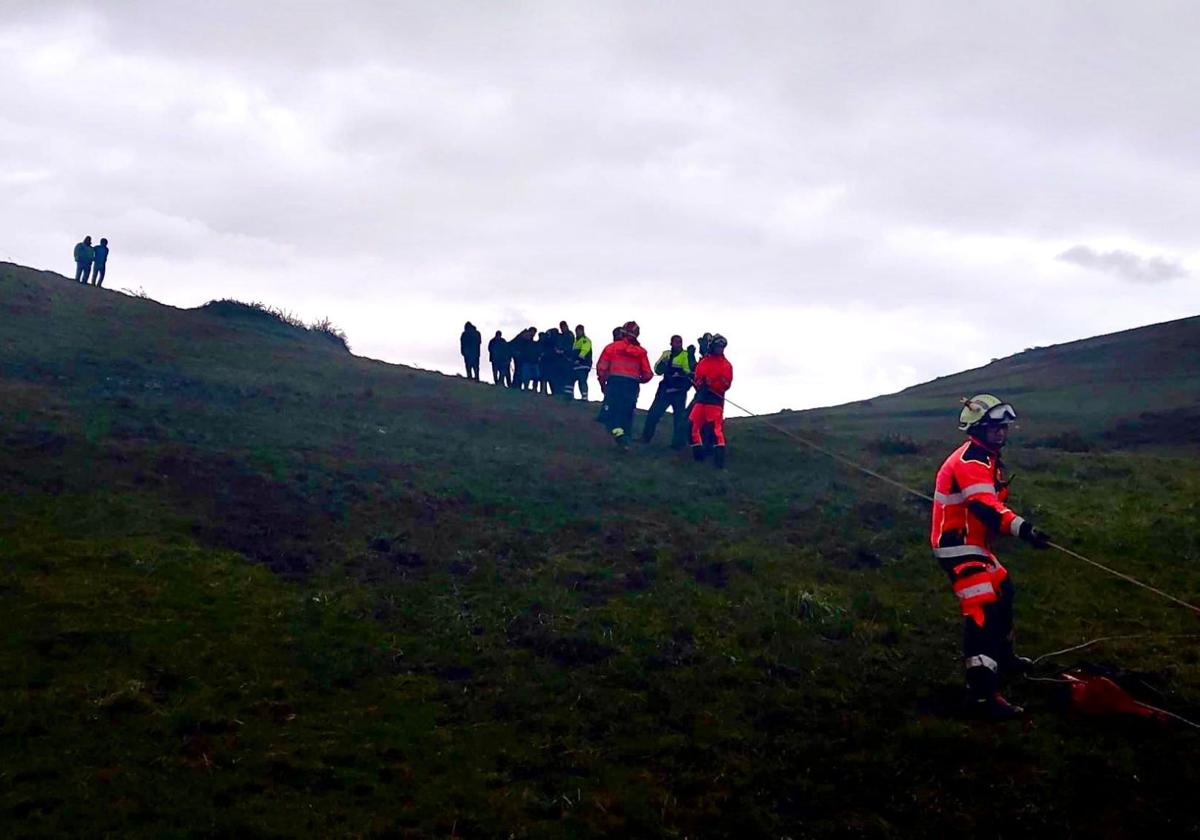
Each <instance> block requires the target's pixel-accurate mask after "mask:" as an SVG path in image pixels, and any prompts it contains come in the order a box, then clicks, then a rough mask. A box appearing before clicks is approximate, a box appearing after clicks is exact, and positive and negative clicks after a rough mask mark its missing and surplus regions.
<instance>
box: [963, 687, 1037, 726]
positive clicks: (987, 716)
mask: <svg viewBox="0 0 1200 840" xmlns="http://www.w3.org/2000/svg"><path fill="white" fill-rule="evenodd" d="M970 707H971V712H972V714H973V715H974V716H975V717H977V718H981V719H982V720H995V721H1003V720H1012V719H1013V718H1018V717H1020V716H1021V715H1023V714H1025V710H1024V709H1023V708H1021V707H1020V706H1017V705H1014V704H1012V703H1009V702H1008V700H1006V699H1005V698H1004V695H1003V694H1001V693H1000V692H999V691H997V692H994V693H992V694H990V695H988V696H987V697H976V698H974V699H973V700H971V701H970Z"/></svg>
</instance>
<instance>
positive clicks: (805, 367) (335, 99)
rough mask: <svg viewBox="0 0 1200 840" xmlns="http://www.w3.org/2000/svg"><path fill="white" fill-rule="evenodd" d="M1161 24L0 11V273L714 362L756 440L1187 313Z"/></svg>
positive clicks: (398, 340) (561, 13)
mask: <svg viewBox="0 0 1200 840" xmlns="http://www.w3.org/2000/svg"><path fill="white" fill-rule="evenodd" d="M1198 29H1200V6H1198V5H1196V4H1195V3H1190V2H1179V3H1166V2H1163V3H1158V2H1150V3H1136V4H1135V3H1130V2H1109V3H1105V2H1078V3H1073V2H1072V3H1067V2H1062V3H1054V2H1045V0H1039V2H1032V3H1013V2H1005V3H999V2H996V3H962V2H944V3H921V2H905V3H895V2H878V3H869V2H864V3H855V2H841V0H838V1H837V2H834V0H830V1H829V2H780V3H771V2H755V3H746V2H727V3H726V2H686V3H685V2H680V3H671V2H652V3H648V2H628V3H618V2H588V3H571V2H563V1H562V0H553V2H545V3H493V2H483V0H480V2H474V3H454V2H437V3H415V2H414V3H406V2H396V0H378V2H368V1H367V0H362V1H361V2H353V0H348V2H338V3H335V2H332V0H327V2H308V1H307V0H295V2H265V1H264V0H255V2H245V0H210V2H206V3H203V4H201V3H196V2H193V1H192V0H140V1H139V2H134V1H133V0H130V2H121V1H120V0H112V2H104V1H103V0H93V2H89V3H76V2H56V1H55V0H0V196H2V199H0V259H5V260H11V261H14V262H19V263H23V264H26V265H33V266H37V267H40V268H52V269H56V270H59V271H61V272H62V273H64V274H70V273H72V271H73V266H72V262H71V249H72V246H73V245H74V244H75V242H77V241H78V240H79V239H80V238H82V236H83V235H84V234H90V235H92V236H93V237H94V238H96V239H98V238H99V237H100V236H106V237H108V238H109V239H110V241H111V243H112V256H111V258H110V263H109V279H108V285H109V286H112V287H114V288H117V289H142V290H145V292H146V293H148V294H149V295H150V296H152V297H154V298H156V299H158V300H161V301H163V302H166V303H171V304H175V305H179V306H195V305H198V304H201V303H203V302H205V301H207V300H209V299H212V298H220V297H236V298H239V299H244V300H245V299H250V300H261V301H265V302H268V303H271V304H274V305H277V306H280V307H282V308H285V309H288V310H290V311H292V312H294V313H296V314H298V315H300V316H302V317H305V318H307V319H315V318H317V317H321V316H329V317H331V318H332V319H333V320H334V321H335V322H336V323H337V324H339V325H340V326H342V327H343V328H344V329H345V330H346V331H347V333H349V336H350V340H351V344H352V345H353V347H354V350H355V351H356V352H358V353H360V354H363V355H368V356H373V357H376V358H380V359H385V360H388V361H396V362H404V363H409V364H415V365H418V366H421V367H427V368H436V369H441V370H445V371H448V372H453V371H456V370H458V367H459V358H458V353H457V337H458V333H459V331H460V330H461V327H462V324H463V322H464V321H465V320H467V319H470V320H472V321H473V322H475V323H476V324H478V325H479V326H480V327H481V328H482V329H483V330H484V333H485V336H487V335H490V334H491V332H492V331H494V330H495V329H502V330H504V332H505V334H506V335H508V334H509V333H510V332H511V331H512V330H514V329H516V328H520V327H524V326H527V325H531V324H536V325H538V326H539V327H542V328H544V327H548V326H551V325H553V324H557V323H558V321H560V320H562V319H567V320H568V321H570V322H571V324H572V326H574V324H575V323H577V322H580V321H582V322H583V323H584V324H586V325H587V326H588V328H589V333H590V334H591V335H592V337H593V338H594V339H596V340H597V341H598V342H599V341H600V340H601V339H602V338H603V337H604V336H605V335H606V334H607V333H608V332H609V331H610V329H611V328H612V326H614V325H615V324H618V323H621V322H623V321H625V320H627V319H630V318H634V319H637V320H638V321H639V323H640V324H641V325H642V334H643V338H644V339H645V343H647V344H648V345H649V348H650V349H651V350H652V351H657V350H658V349H660V345H662V346H665V343H666V340H667V338H668V337H669V335H670V334H671V333H673V332H680V333H682V334H684V335H685V336H686V337H687V338H689V339H691V338H692V337H694V336H696V335H699V334H700V333H701V332H703V331H705V330H718V331H721V332H723V333H725V334H726V335H727V336H728V337H729V341H730V345H729V356H730V359H731V360H732V361H733V363H734V365H735V370H736V377H737V382H736V384H735V386H734V387H735V390H734V391H733V392H732V393H731V396H732V397H734V398H735V399H737V400H738V401H739V402H742V403H743V404H744V405H746V406H748V407H750V408H752V409H754V410H756V411H769V410H775V409H779V408H782V407H793V408H802V407H808V406H814V405H824V404H831V403H837V402H844V401H847V400H851V399H857V398H863V397H868V396H873V395H875V394H877V393H881V392H887V391H893V390H896V389H899V388H901V387H904V386H906V385H910V384H913V383H915V382H919V381H924V380H927V379H930V378H932V377H934V376H938V375H941V374H945V373H950V372H953V371H957V370H961V369H963V368H967V367H973V366H976V365H979V364H982V363H985V362H987V361H988V360H989V359H990V358H992V357H996V356H1003V355H1007V354H1009V353H1013V352H1016V351H1019V350H1021V349H1023V348H1025V347H1028V346H1032V345H1043V344H1049V343H1054V342H1058V341H1064V340H1070V339H1075V338H1082V337H1086V336H1090V335H1095V334H1098V333H1102V332H1111V331H1113V330H1118V329H1123V328H1127V327H1132V326H1138V325H1142V324H1147V323H1153V322H1157V321H1163V320H1169V319H1172V318H1177V317H1183V316H1188V315H1194V314H1197V313H1200V283H1198V282H1197V273H1198V272H1200V223H1198V221H1197V220H1198V219H1200V142H1198V141H1200V109H1197V108H1196V107H1195V96H1196V94H1195V85H1196V76H1197V69H1200V58H1198V57H1197V54H1196V49H1195V32H1196V31H1198Z"/></svg>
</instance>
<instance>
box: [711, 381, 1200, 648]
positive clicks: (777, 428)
mask: <svg viewBox="0 0 1200 840" xmlns="http://www.w3.org/2000/svg"><path fill="white" fill-rule="evenodd" d="M725 402H727V403H729V404H730V405H731V406H733V407H734V408H736V409H738V410H739V411H741V412H744V413H745V414H747V415H749V416H750V417H753V418H755V419H757V420H761V421H762V423H763V424H764V425H766V426H769V427H771V428H772V429H774V430H775V431H777V432H780V433H781V434H784V435H786V436H787V437H790V438H791V439H792V440H795V441H797V442H798V443H802V444H804V445H805V446H807V447H808V448H809V449H813V450H815V451H817V452H820V453H821V454H823V455H827V456H829V457H830V458H833V459H834V460H835V461H838V462H840V463H842V464H845V465H846V466H848V467H850V468H851V469H854V470H857V471H858V472H860V473H863V474H864V475H869V476H871V477H872V478H877V479H879V480H880V481H882V482H884V483H886V484H890V485H891V486H892V487H895V488H897V489H899V490H903V491H904V492H905V493H908V494H909V495H911V496H916V497H917V498H918V499H924V500H925V501H927V502H932V501H933V498H932V497H931V496H928V495H926V494H925V493H922V492H921V491H920V490H914V489H913V488H912V487H909V486H908V485H906V484H902V483H901V482H899V481H896V480H895V479H894V478H889V477H888V476H886V475H882V474H881V473H878V472H876V471H875V470H873V469H870V468H869V467H864V466H863V465H862V464H860V463H858V462H856V461H852V460H851V459H849V458H847V457H846V456H845V455H842V454H840V453H838V452H834V451H833V450H831V449H826V448H825V447H823V446H820V445H818V444H816V443H813V442H812V441H811V440H808V439H806V438H803V437H801V436H800V435H798V434H795V433H794V432H792V431H791V430H790V429H788V428H785V427H784V426H780V425H779V424H777V423H773V422H771V421H770V420H768V419H767V418H766V417H763V416H761V415H758V414H755V413H754V412H753V411H751V410H750V409H748V408H745V407H744V406H740V405H738V404H737V403H735V402H734V401H733V400H731V399H729V398H728V397H726V398H725ZM1048 545H1049V546H1050V547H1051V548H1054V549H1057V550H1059V551H1061V552H1062V553H1063V554H1066V555H1068V556H1070V557H1074V558H1075V559H1076V560H1082V561H1083V562H1084V563H1087V564H1089V565H1091V566H1095V567H1096V568H1097V569H1100V570H1102V571H1105V572H1108V574H1110V575H1113V576H1114V577H1118V578H1120V579H1121V580H1124V581H1128V582H1129V583H1132V584H1134V585H1135V586H1140V587H1141V588H1142V589H1147V590H1149V591H1151V592H1153V593H1154V594H1156V595H1161V596H1162V597H1163V598H1166V599H1167V600H1168V601H1171V602H1173V603H1175V604H1178V605H1179V606H1181V607H1186V608H1187V609H1189V610H1191V611H1192V612H1194V613H1196V614H1197V615H1200V607H1197V606H1196V605H1194V604H1189V603H1188V602H1187V601H1184V600H1181V599H1179V598H1176V597H1175V596H1174V595H1170V594H1168V593H1166V592H1163V591H1162V590H1161V589H1159V588H1157V587H1154V586H1151V585H1150V584H1148V583H1143V582H1142V581H1140V580H1138V579H1137V578H1135V577H1131V576H1130V575H1127V574H1125V573H1124V572H1118V571H1117V570H1116V569H1112V568H1109V567H1108V566H1105V565H1104V564H1103V563H1097V562H1096V561H1095V560H1090V559H1088V558H1087V557H1084V556H1083V555H1082V554H1080V553H1078V552H1076V551H1072V550H1071V549H1069V548H1066V547H1065V546H1061V545H1059V544H1058V543H1053V542H1052V543H1048ZM1060 652H1061V653H1065V651H1060Z"/></svg>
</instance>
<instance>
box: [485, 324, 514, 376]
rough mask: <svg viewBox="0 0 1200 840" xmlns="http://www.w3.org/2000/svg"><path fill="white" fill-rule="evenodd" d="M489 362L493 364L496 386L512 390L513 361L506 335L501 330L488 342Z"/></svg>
mask: <svg viewBox="0 0 1200 840" xmlns="http://www.w3.org/2000/svg"><path fill="white" fill-rule="evenodd" d="M488 361H490V362H491V363H492V382H494V383H495V384H496V385H503V386H504V387H505V388H511V387H512V373H511V367H512V365H511V361H512V359H511V357H510V354H509V349H508V342H507V341H505V340H504V335H503V334H502V333H501V332H500V330H496V334H495V335H494V336H493V337H492V340H491V341H489V342H488Z"/></svg>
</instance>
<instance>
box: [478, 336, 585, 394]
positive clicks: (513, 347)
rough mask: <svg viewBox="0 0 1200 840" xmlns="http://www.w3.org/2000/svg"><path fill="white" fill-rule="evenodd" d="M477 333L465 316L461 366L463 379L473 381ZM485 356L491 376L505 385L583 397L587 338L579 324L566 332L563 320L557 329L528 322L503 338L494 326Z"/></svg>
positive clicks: (496, 382) (479, 339) (539, 391)
mask: <svg viewBox="0 0 1200 840" xmlns="http://www.w3.org/2000/svg"><path fill="white" fill-rule="evenodd" d="M482 344H483V336H482V335H481V334H480V332H479V330H478V329H476V327H475V325H474V324H472V323H471V322H470V321H468V322H467V323H466V324H465V325H464V326H463V332H462V335H461V336H460V337H459V349H460V351H461V352H462V357H463V365H464V366H465V368H466V371H467V378H468V379H474V380H475V381H479V358H480V347H481V346H482ZM487 350H488V361H489V362H490V363H491V365H492V381H493V383H495V384H496V385H502V386H504V387H505V388H514V389H516V390H521V391H536V392H537V393H539V394H549V395H552V396H558V397H562V398H564V399H568V400H570V399H574V396H575V388H576V387H578V388H579V398H580V399H584V400H586V399H587V396H588V375H589V374H590V373H591V370H592V340H591V339H590V338H588V337H587V333H586V332H585V331H584V328H583V325H582V324H579V325H578V326H576V327H575V330H574V331H573V332H572V330H571V328H570V327H569V326H567V322H566V321H561V322H559V325H558V328H557V329H549V330H546V331H545V332H541V333H539V332H538V330H537V328H536V327H528V328H526V329H524V330H522V331H521V332H519V333H517V334H516V335H515V336H514V337H513V338H512V339H505V338H504V334H503V333H502V332H501V331H500V330H496V334H495V335H494V336H493V337H492V339H491V340H490V341H489V342H488V345H487Z"/></svg>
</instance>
